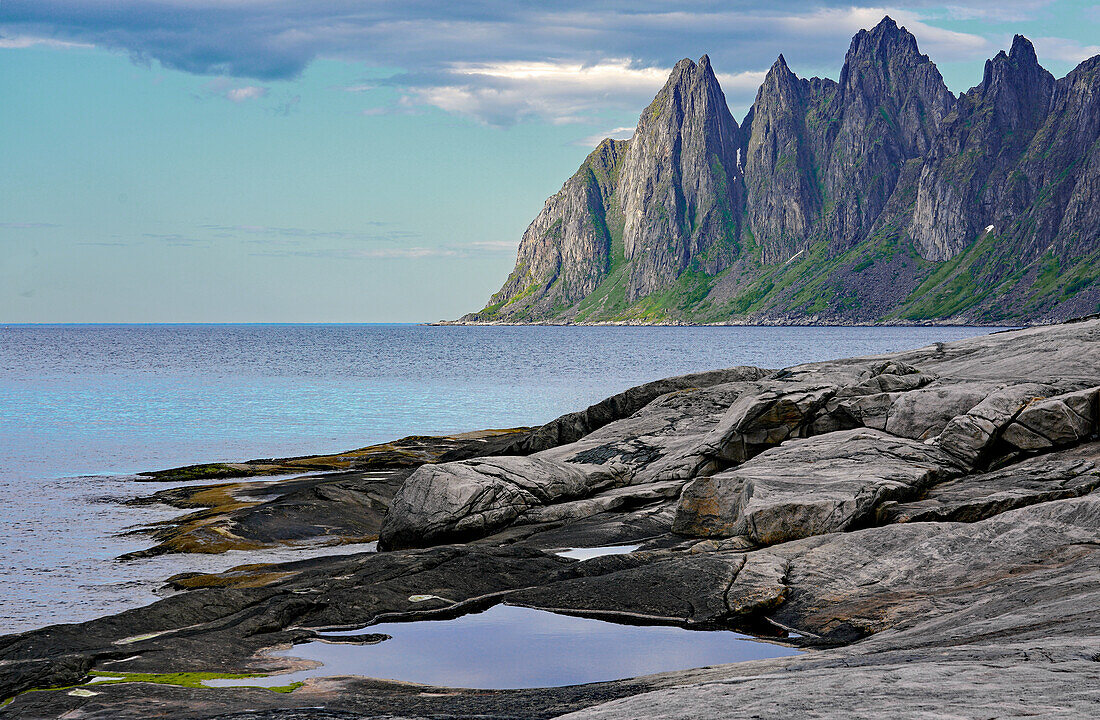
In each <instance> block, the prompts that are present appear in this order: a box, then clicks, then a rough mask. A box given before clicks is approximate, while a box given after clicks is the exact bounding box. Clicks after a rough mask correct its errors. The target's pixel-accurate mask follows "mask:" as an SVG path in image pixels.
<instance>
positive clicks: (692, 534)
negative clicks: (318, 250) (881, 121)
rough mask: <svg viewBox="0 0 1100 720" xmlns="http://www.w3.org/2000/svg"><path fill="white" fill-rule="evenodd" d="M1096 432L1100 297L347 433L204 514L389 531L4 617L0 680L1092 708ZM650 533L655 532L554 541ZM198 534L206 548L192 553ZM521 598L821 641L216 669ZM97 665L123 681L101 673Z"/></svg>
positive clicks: (31, 697) (231, 707)
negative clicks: (705, 650) (561, 398)
mask: <svg viewBox="0 0 1100 720" xmlns="http://www.w3.org/2000/svg"><path fill="white" fill-rule="evenodd" d="M1098 432H1100V318H1093V319H1084V320H1081V321H1078V322H1075V323H1065V324H1062V325H1055V326H1047V327H1038V328H1029V329H1022V330H1013V331H1007V332H1004V333H997V334H993V335H985V336H978V337H974V338H970V339H967V340H960V341H954V342H948V343H936V344H934V345H930V346H928V347H925V348H921V349H917V350H911V351H903V352H896V353H889V354H884V355H878V356H871V357H853V358H847V359H843V360H835V361H823V362H816V363H810V364H805V365H798V366H793V367H788V368H785V369H782V370H776V369H766V368H756V367H750V366H741V367H734V368H728V369H726V370H719V371H713V372H709V373H698V374H695V375H689V376H683V377H678V378H666V379H664V380H660V381H655V382H653V383H647V384H646V385H642V386H638V387H635V388H631V389H629V390H627V391H624V392H622V393H619V394H617V395H614V396H611V397H608V398H606V399H605V400H603V401H601V402H599V403H596V404H595V405H592V406H591V407H589V408H587V409H586V410H581V411H577V412H574V413H569V414H567V415H564V416H562V417H560V418H558V419H557V420H554V421H552V422H550V423H547V424H545V425H542V426H539V427H536V428H534V429H522V428H517V429H515V430H513V431H508V432H506V433H501V434H499V435H493V436H482V437H470V438H469V439H470V440H473V441H475V442H474V443H473V444H469V445H467V446H462V449H461V451H460V452H458V453H457V454H456V452H455V451H456V449H458V447H459V445H461V443H460V444H459V445H456V444H455V443H454V442H451V443H450V444H445V446H438V450H431V451H428V452H427V453H426V454H422V455H421V456H420V459H416V458H412V457H410V455H409V454H408V453H406V452H404V451H402V449H401V447H400V443H390V444H387V447H385V448H383V447H381V446H380V447H379V448H376V449H365V450H370V452H361V453H360V455H359V456H357V457H358V461H361V462H363V463H364V465H363V466H361V467H357V466H356V465H355V462H356V461H357V460H356V458H351V461H350V462H349V463H348V464H346V465H344V464H341V465H339V466H338V467H335V468H331V467H330V466H331V465H332V463H333V462H339V463H343V462H344V461H343V460H340V459H339V458H340V455H339V454H337V455H334V456H329V457H330V458H332V459H326V460H325V461H324V462H325V468H326V469H328V470H329V472H326V473H324V474H317V475H313V476H305V477H295V478H288V479H285V480H277V481H274V483H271V484H268V485H266V486H265V487H264V488H263V490H262V492H260V493H258V494H257V495H256V496H255V497H254V498H251V499H250V500H249V501H248V502H247V503H245V504H246V505H247V506H237V507H228V506H223V507H218V506H216V505H215V506H213V509H214V512H213V513H208V512H206V511H204V510H202V509H199V510H197V511H196V517H194V518H192V520H195V521H198V523H197V524H196V526H195V527H194V528H191V529H199V528H203V529H205V531H207V532H210V533H211V537H213V536H215V535H216V536H219V537H220V538H221V539H223V540H225V539H226V538H228V537H229V535H236V536H237V538H239V539H240V540H243V541H251V540H253V539H254V538H256V537H259V535H257V534H254V535H251V536H250V535H248V534H247V533H248V532H253V533H262V532H274V534H273V535H271V537H273V538H275V539H276V540H278V541H285V540H286V539H287V538H286V534H285V533H286V529H287V527H288V525H287V523H288V522H291V521H293V522H296V523H298V525H297V526H301V525H310V526H311V527H312V528H313V529H312V530H311V533H312V537H314V538H320V539H326V540H329V541H339V540H340V539H341V538H342V537H343V536H342V535H341V533H346V537H347V538H349V539H351V538H356V539H359V540H363V539H366V534H364V533H363V532H362V531H363V527H361V526H356V525H354V524H348V525H346V527H343V528H342V527H341V526H339V525H338V524H336V523H334V518H336V517H337V516H338V515H339V514H340V513H341V512H344V511H346V510H348V509H349V508H351V509H353V510H354V512H353V513H351V515H353V516H354V518H353V519H354V521H355V522H360V520H361V519H362V518H364V517H369V519H370V522H372V523H377V528H378V536H379V541H380V546H381V547H382V549H383V550H384V551H383V552H372V553H357V554H350V555H339V556H331V557H325V558H315V559H310V560H302V561H296V562H290V563H268V564H259V565H247V566H241V567H238V568H234V569H233V570H230V571H227V572H223V573H206V574H204V573H185V574H182V575H179V576H176V577H173V578H170V579H169V580H168V582H167V587H168V588H169V589H170V590H171V593H172V594H171V595H170V596H168V597H166V598H165V599H163V600H161V601H159V602H157V603H154V604H153V605H149V606H146V607H143V608H138V609H136V610H131V611H127V612H126V613H123V614H122V615H119V616H114V617H105V618H101V619H99V620H94V621H91V622H87V623H82V624H79V625H73V626H53V627H49V628H43V629H40V630H34V631H30V632H27V633H23V634H20V635H9V636H6V637H2V638H0V660H3V661H4V662H3V663H0V690H2V691H0V695H4V696H5V697H9V696H10V697H12V698H13V699H12V700H11V704H10V705H9V708H10V711H12V712H15V713H17V714H18V716H19V717H30V718H34V717H56V716H58V715H59V714H63V713H66V712H72V711H80V712H82V713H84V715H85V716H87V717H112V718H130V717H133V718H137V717H147V716H148V715H149V714H151V713H152V714H156V713H160V714H165V715H172V714H179V713H180V712H183V711H184V710H185V709H186V711H187V712H188V713H189V716H191V717H214V716H219V715H220V716H226V715H230V716H232V713H238V714H239V713H244V712H245V711H246V710H247V711H248V714H247V717H249V718H257V719H259V718H264V719H268V718H270V719H274V718H280V717H286V716H287V713H296V715H293V716H294V717H302V718H309V719H316V720H321V719H322V718H324V719H325V720H330V719H331V718H337V717H344V716H347V715H348V714H352V716H354V713H359V715H360V716H362V715H367V716H370V715H372V714H373V715H377V714H379V713H380V712H383V711H384V712H385V713H387V714H390V715H393V714H394V712H397V713H398V714H399V716H408V717H414V716H417V715H423V714H435V715H440V716H450V717H462V716H469V715H479V714H480V715H486V714H489V715H494V716H497V717H502V718H521V717H522V718H534V717H537V718H543V717H545V718H550V717H558V716H562V715H563V714H565V713H574V714H573V715H572V716H570V717H573V718H577V719H578V720H579V719H580V718H592V719H593V720H595V719H596V718H601V719H606V720H610V719H611V718H615V719H616V720H617V719H619V718H622V719H624V720H625V719H626V718H647V717H663V718H694V717H705V716H707V714H708V713H709V714H711V715H713V714H718V715H720V716H723V717H741V716H750V715H752V714H757V715H760V714H763V715H765V716H767V715H769V714H775V713H776V712H777V711H778V712H780V713H781V714H784V715H787V714H790V715H792V716H797V713H798V712H799V710H798V708H799V707H800V703H802V702H804V701H805V699H806V698H807V697H812V698H813V702H814V703H815V707H819V708H827V710H826V711H825V713H824V714H825V715H827V716H829V717H870V716H872V715H873V714H874V713H879V712H882V711H884V710H885V711H889V712H891V713H893V714H895V715H897V716H898V717H899V718H909V717H914V718H915V717H918V716H919V714H920V713H921V712H923V711H922V709H921V708H922V707H926V706H932V707H941V708H942V707H952V708H954V709H955V710H956V711H957V712H958V713H959V714H961V715H963V716H970V715H974V714H979V713H980V711H981V709H982V708H988V707H990V706H991V705H998V704H999V703H1000V702H1002V700H1003V699H1004V698H1006V697H1009V696H1011V697H1017V696H1021V697H1022V696H1026V698H1027V700H1026V702H1022V703H1021V704H1020V705H1019V706H1018V707H1014V708H1010V711H1011V712H1010V713H1009V716H1014V715H1015V714H1020V715H1024V714H1027V713H1028V712H1033V711H1034V710H1036V709H1041V710H1043V711H1044V712H1046V711H1048V710H1049V712H1050V713H1054V714H1058V715H1059V716H1062V717H1081V718H1085V717H1090V715H1089V713H1090V711H1091V710H1092V709H1094V707H1095V705H1094V703H1095V697H1094V695H1092V694H1090V693H1091V691H1090V690H1089V688H1095V687H1096V686H1097V685H1096V683H1097V681H1098V680H1100V665H1098V664H1097V663H1096V658H1095V648H1096V647H1097V643H1098V642H1100V620H1098V619H1097V618H1096V617H1095V614H1094V613H1091V612H1082V611H1081V609H1082V608H1091V607H1096V606H1097V603H1098V602H1100V587H1097V585H1096V583H1095V577H1096V573H1097V571H1100V543H1097V539H1098V538H1100V493H1098V492H1097V490H1100V442H1098V441H1097V436H1098ZM408 440H416V441H417V442H419V443H420V445H418V446H417V447H418V449H417V452H422V451H423V450H424V446H423V442H424V441H425V439H424V438H417V439H412V438H410V439H408ZM435 440H436V441H438V440H442V439H440V438H436V439H435ZM490 440H491V441H493V442H496V441H497V440H499V446H497V447H493V448H490V447H488V446H486V445H484V443H485V442H488V441H490ZM479 443H480V445H479ZM440 451H441V452H440ZM302 460H303V461H304V462H303V463H301V465H297V464H296V465H295V467H301V468H302V469H308V467H309V465H310V459H306V458H303V459H302ZM270 465H271V468H275V467H282V466H283V465H285V463H283V462H282V461H276V462H271V463H270ZM391 466H392V467H391ZM207 467H208V468H210V471H211V472H212V473H214V474H213V475H211V478H212V479H216V480H217V481H218V482H217V484H215V485H210V486H193V487H191V488H188V489H187V493H189V494H190V496H189V497H181V498H179V500H180V502H182V503H184V504H186V503H190V502H196V498H195V494H196V493H202V492H204V491H206V490H211V489H215V488H217V489H219V491H220V492H221V493H222V495H221V496H220V499H221V500H225V499H226V498H227V497H230V496H232V497H235V498H237V500H238V501H240V500H242V499H243V497H244V495H243V494H244V493H247V492H252V490H250V489H249V488H247V487H246V486H247V485H248V483H247V482H245V483H226V482H224V481H225V480H226V479H229V477H230V473H232V472H235V471H240V473H241V474H242V475H247V474H250V473H251V472H253V471H255V470H267V469H269V468H268V467H264V468H251V467H249V466H248V465H247V464H232V463H231V464H226V465H218V466H207ZM852 468H858V472H852V471H851V469H852ZM331 469H336V470H338V472H331ZM182 470H183V472H182V473H179V472H178V473H177V475H178V476H181V477H182V476H185V477H188V478H195V473H194V470H195V469H194V468H190V469H187V468H185V469H182ZM187 470H191V472H186V471H187ZM380 471H384V472H382V473H381V474H380ZM161 477H171V475H170V474H169V475H161ZM204 488H205V489H204ZM746 488H749V490H746ZM354 497H359V498H361V499H362V501H361V502H360V504H359V505H354V504H351V499H352V498H354ZM318 498H324V499H326V500H327V503H328V504H327V505H326V504H325V503H320V502H318V501H317V499H318ZM161 499H168V498H161ZM202 501H203V499H202V498H198V499H197V502H198V503H199V504H200V505H201V504H202ZM206 507H208V508H209V507H211V506H206ZM307 510H308V512H307ZM310 513H312V517H311V516H310ZM310 517H311V519H310V521H309V522H308V523H303V522H302V520H303V519H305V518H310ZM349 517H350V516H349ZM218 518H221V519H222V520H219V519H218ZM219 522H223V524H222V525H219V524H218V523H219ZM219 528H220V531H219ZM622 544H631V545H637V546H638V548H637V549H636V550H634V551H633V552H629V553H623V554H616V555H608V556H603V557H595V558H593V559H590V560H576V559H572V558H566V557H562V556H561V555H559V554H558V551H559V550H561V549H562V548H567V547H568V548H577V547H581V548H583V547H600V546H608V545H622ZM180 549H186V550H188V551H190V552H194V551H196V548H195V547H187V544H186V543H183V544H181V545H180V547H177V548H166V551H169V552H173V551H178V550H180ZM215 551H216V550H215ZM502 602H503V603H507V604H509V605H518V606H520V607H526V608H531V609H542V610H552V611H556V612H561V613H566V614H576V615H580V616H584V617H592V618H599V619H603V620H608V621H617V622H624V623H639V622H641V623H643V624H671V625H677V626H680V627H685V628H690V629H694V630H697V631H700V632H709V631H721V630H735V631H738V632H743V633H747V634H749V635H752V636H755V637H758V638H761V639H763V640H767V641H771V642H778V643H781V644H785V645H788V646H790V647H794V648H798V649H801V650H806V651H807V652H805V653H802V654H799V655H796V656H791V657H787V658H781V659H775V660H760V661H752V662H748V663H741V664H735V665H722V666H715V667H707V668H698V669H695V670H686V671H674V672H667V673H660V674H658V675H652V676H646V677H639V678H634V679H631V680H624V681H613V682H608V683H597V684H594V685H584V686H572V687H561V688H540V689H538V690H523V691H492V692H487V691H472V690H462V689H446V690H444V691H442V692H441V691H440V690H439V689H438V688H428V687H425V686H418V685H414V684H413V685H410V684H408V683H403V682H394V681H388V680H376V679H369V678H356V677H328V678H323V679H322V678H313V679H309V680H306V681H305V684H304V685H302V686H296V687H291V688H289V691H284V692H271V691H270V690H265V689H262V688H258V689H246V688H232V689H230V690H218V691H213V690H210V689H208V688H203V687H202V686H201V683H198V682H197V681H195V680H194V679H193V678H194V677H195V676H197V675H196V674H205V675H203V676H204V677H205V676H207V675H210V674H220V676H226V675H228V676H232V675H234V674H237V675H239V674H241V673H263V674H268V673H279V672H284V671H288V670H291V669H294V668H296V667H298V664H296V663H294V662H293V661H290V660H287V659H285V658H283V657H281V656H280V657H275V656H272V655H270V654H268V653H269V651H270V650H271V649H273V648H292V647H293V645H294V644H298V643H303V642H314V641H317V640H318V639H319V638H322V639H323V637H324V634H325V633H326V632H327V630H329V629H332V628H363V627H369V626H370V625H372V624H373V623H376V622H379V621H381V620H382V619H387V620H388V619H403V620H410V621H416V620H428V619H436V620H445V619H447V618H452V617H456V616H459V615H463V614H466V613H469V612H474V611H477V610H480V609H486V608H488V607H491V606H493V605H496V604H498V603H502ZM809 651H812V652H809ZM291 654H292V653H291ZM471 658H476V655H472V656H471ZM471 661H475V660H474V659H472V660H471ZM990 668H994V669H995V672H992V673H991V672H990ZM95 672H99V673H109V672H113V673H119V672H124V673H125V674H124V675H117V677H119V678H120V679H119V680H118V681H117V682H115V683H114V684H105V685H92V686H86V685H85V683H86V681H87V678H88V676H89V674H90V673H95ZM899 674H900V675H899ZM945 675H948V676H950V677H951V678H952V682H950V683H941V682H937V681H936V679H937V678H942V677H944V676H945ZM185 676H186V677H185ZM898 677H902V678H904V681H903V682H901V683H898V682H897V678H898ZM150 678H152V679H150ZM171 678H177V679H176V680H172V679H171ZM188 678H190V679H188ZM397 680H400V678H398V679H397ZM188 683H190V684H188ZM78 685H79V686H81V687H78V688H75V689H76V690H80V693H76V692H75V690H74V687H73V686H78ZM731 687H738V688H740V691H738V692H732V693H731V692H729V690H728V689H729V688H731ZM27 691H33V692H27ZM1016 710H1019V712H1018V713H1017V712H1016ZM242 717H243V716H242Z"/></svg>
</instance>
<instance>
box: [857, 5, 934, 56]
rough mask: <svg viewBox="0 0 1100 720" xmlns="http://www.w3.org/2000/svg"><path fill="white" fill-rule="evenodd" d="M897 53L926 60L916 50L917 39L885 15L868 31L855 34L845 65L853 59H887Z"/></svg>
mask: <svg viewBox="0 0 1100 720" xmlns="http://www.w3.org/2000/svg"><path fill="white" fill-rule="evenodd" d="M899 53H905V54H912V55H916V56H918V57H919V58H921V59H924V60H927V57H926V56H924V55H921V54H920V51H919V50H918V49H917V38H916V37H915V36H914V35H913V33H911V32H909V31H908V30H906V29H905V28H904V27H898V24H897V23H896V22H894V19H893V18H891V17H890V16H889V15H887V16H885V17H883V18H882V20H881V21H880V22H879V24H878V25H875V26H874V27H873V28H871V29H870V30H860V31H859V32H858V33H856V36H855V37H853V38H852V44H851V46H850V47H849V48H848V55H847V57H846V58H845V64H847V63H849V62H850V61H851V60H853V59H855V58H860V57H863V58H866V57H867V56H871V57H876V58H882V59H887V58H889V57H892V56H896V55H898V54H899Z"/></svg>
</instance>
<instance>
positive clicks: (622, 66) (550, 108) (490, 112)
mask: <svg viewBox="0 0 1100 720" xmlns="http://www.w3.org/2000/svg"><path fill="white" fill-rule="evenodd" d="M668 73H669V68H667V67H641V66H637V65H636V64H634V63H632V61H630V60H628V59H624V58H611V59H608V60H604V61H601V62H598V63H594V64H588V65H586V64H583V63H580V62H576V61H568V62H550V61H540V62H529V61H509V62H497V63H457V64H454V65H452V66H450V67H447V68H446V69H444V70H443V71H442V72H439V73H435V74H432V75H428V76H421V77H418V76H415V75H399V76H396V77H393V78H389V79H388V80H387V83H388V84H392V85H396V86H399V87H404V88H405V89H404V90H403V92H404V99H403V104H404V105H405V106H409V105H429V106H433V107H436V108H439V109H440V110H443V111H445V112H449V113H453V114H456V115H463V116H466V117H471V118H474V119H476V120H479V121H481V122H484V123H486V124H489V125H500V126H503V125H510V124H512V123H515V122H518V121H521V120H525V119H530V118H542V119H548V120H551V121H552V122H557V123H565V122H581V121H584V120H587V119H589V117H590V114H591V113H595V112H607V111H608V110H615V109H634V108H636V107H637V105H638V104H640V103H644V102H646V101H647V100H648V99H649V98H651V97H653V95H654V93H656V92H657V90H659V89H660V88H661V85H663V84H664V82H665V80H666V79H667V78H668Z"/></svg>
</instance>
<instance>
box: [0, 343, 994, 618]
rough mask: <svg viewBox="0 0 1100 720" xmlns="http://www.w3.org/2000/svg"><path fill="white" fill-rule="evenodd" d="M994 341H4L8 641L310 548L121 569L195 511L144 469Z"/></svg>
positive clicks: (504, 419)
mask: <svg viewBox="0 0 1100 720" xmlns="http://www.w3.org/2000/svg"><path fill="white" fill-rule="evenodd" d="M992 330H993V329H992V328H957V327H953V328H820V327H819V328H754V327H727V328H689V327H650V328H644V327H585V328H567V327H424V326H415V325H338V326H332V325H128V326H107V325H92V326H88V325H78V326H0V632H4V631H9V632H10V631H17V630H24V629H28V628H31V627H35V626H38V625H44V624H48V623H54V622H72V621H79V620H85V619H88V618H91V617H95V616H98V615H102V614H104V613H106V612H114V611H118V610H121V609H125V608H128V607H134V606H137V605H142V604H145V603H147V602H149V601H150V600H152V599H154V597H155V596H154V595H153V594H152V590H153V589H154V588H155V587H156V586H157V584H158V582H159V581H160V580H163V579H164V578H165V577H167V576H169V575H172V574H174V573H177V572H182V571H185V570H220V569H224V568H228V567H231V566H233V565H238V564H241V563H244V562H254V561H258V560H271V559H278V558H285V557H301V556H302V555H303V554H306V553H310V552H311V551H309V550H297V551H289V550H283V551H277V552H265V553H232V554H227V555H224V556H201V557H194V556H188V557H183V558H179V557H162V558H150V559H146V560H139V561H134V562H130V563H119V562H115V561H114V560H113V558H115V557H117V556H118V555H120V554H122V553H125V552H129V551H132V550H137V549H140V548H143V547H148V546H149V545H150V544H151V543H150V542H149V541H148V540H147V539H146V538H144V537H141V536H119V533H121V532H123V531H125V530H126V529H127V528H130V527H133V526H135V525H142V524H145V523H148V522H150V521H153V520H156V519H163V518H168V517H171V516H172V515H174V514H176V513H177V511H175V510H171V509H169V508H164V507H156V506H154V507H142V508H128V507H123V506H121V505H120V504H119V501H120V500H124V499H126V498H129V497H133V496H135V495H139V494H147V493H150V492H152V491H155V490H157V489H160V488H162V487H164V485H158V484H151V483H135V482H134V481H133V480H132V479H130V478H128V477H126V475H127V474H129V473H134V472H137V471H141V470H148V469H156V468H163V467H171V466H176V465H183V464H188V463H196V462H207V461H216V460H240V459H245V458H254V457H272V456H282V455H295V454H306V453H319V452H332V451H336V450H343V449H350V448H354V447H361V446H364V445H368V444H371V443H374V442H379V441H383V440H388V439H392V438H396V437H400V436H403V435H410V434H436V433H450V432H457V431H464V430H474V429H480V428H487V427H512V426H517V425H529V424H537V423H540V422H544V421H546V420H549V419H551V418H553V417H556V416H557V415H559V414H561V413H564V412H568V411H571V410H576V409H579V408H582V407H584V406H586V405H588V404H590V403H592V402H595V401H597V400H600V399H602V398H603V397H605V396H607V395H609V394H612V393H615V392H618V391H620V390H623V389H625V388H627V387H630V386H631V385H635V384H638V383H640V382H644V381H647V380H653V379H657V378H660V377H666V376H669V375H677V374H682V373H687V372H694V371H699V370H709V369H713V368H718V367H728V366H731V365H741V364H750V365H761V366H765V367H774V368H779V367H783V366H786V365H792V364H795V363H799V362H807V361H812V360H826V359H832V358H838V357H847V356H851V355H861V354H870V353H880V352H888V351H893V350H901V349H908V348H915V347H919V346H922V345H927V344H929V343H932V342H937V341H948V340H953V339H957V338H962V337H968V336H971V335H978V334H983V333H987V332H991V331H992ZM347 551H348V548H337V549H334V550H325V551H320V552H347ZM314 552H317V551H314Z"/></svg>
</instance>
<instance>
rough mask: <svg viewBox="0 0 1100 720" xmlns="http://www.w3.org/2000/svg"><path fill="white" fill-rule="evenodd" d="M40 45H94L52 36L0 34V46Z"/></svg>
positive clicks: (58, 46)
mask: <svg viewBox="0 0 1100 720" xmlns="http://www.w3.org/2000/svg"><path fill="white" fill-rule="evenodd" d="M35 45H42V46H44V47H52V48H90V47H95V46H94V45H92V44H90V43H78V42H66V41H65V40H55V39H53V38H43V37H32V36H30V35H15V36H4V35H0V48H9V49H17V50H18V49H22V48H29V47H34V46H35Z"/></svg>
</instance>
